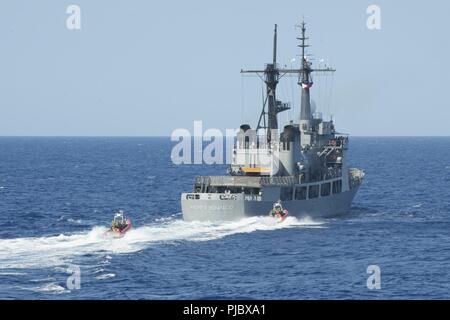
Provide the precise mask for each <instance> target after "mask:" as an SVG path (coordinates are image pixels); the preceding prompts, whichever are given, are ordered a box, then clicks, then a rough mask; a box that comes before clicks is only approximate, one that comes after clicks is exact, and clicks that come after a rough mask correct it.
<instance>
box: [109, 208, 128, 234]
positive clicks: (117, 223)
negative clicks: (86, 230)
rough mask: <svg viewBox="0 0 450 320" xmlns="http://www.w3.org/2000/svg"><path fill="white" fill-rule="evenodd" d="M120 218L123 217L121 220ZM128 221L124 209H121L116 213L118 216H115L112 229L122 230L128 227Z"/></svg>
mask: <svg viewBox="0 0 450 320" xmlns="http://www.w3.org/2000/svg"><path fill="white" fill-rule="evenodd" d="M118 218H121V219H120V220H119V219H118ZM126 226H127V223H126V221H125V220H124V218H123V211H122V210H119V212H118V213H116V216H115V217H114V219H113V221H112V226H111V229H113V230H118V231H120V230H122V229H124V228H126Z"/></svg>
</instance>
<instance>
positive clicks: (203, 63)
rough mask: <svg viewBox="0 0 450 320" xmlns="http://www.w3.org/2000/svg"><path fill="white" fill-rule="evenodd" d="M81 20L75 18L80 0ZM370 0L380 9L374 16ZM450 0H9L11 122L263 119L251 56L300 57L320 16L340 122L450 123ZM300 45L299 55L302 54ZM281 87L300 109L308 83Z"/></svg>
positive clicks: (398, 128) (152, 124)
mask: <svg viewBox="0 0 450 320" xmlns="http://www.w3.org/2000/svg"><path fill="white" fill-rule="evenodd" d="M72 4H74V5H78V6H79V7H80V9H81V20H80V21H81V29H79V30H69V29H68V28H67V27H66V20H67V19H68V18H69V14H67V13H66V9H67V7H68V6H69V5H72ZM369 5H377V6H378V7H379V8H380V12H381V29H379V30H370V29H368V28H367V25H366V21H367V19H368V17H369V15H368V14H367V12H366V9H367V7H368V6H369ZM449 12H450V3H449V2H448V1H437V0H435V1H427V2H423V1H406V0H403V1H402V0H398V1H389V0H371V1H365V0H343V1H332V0H329V1H324V0H314V1H303V0H295V1H290V0H281V1H266V0H248V1H245V0H227V1H212V0H209V1H208V0H191V1H181V0H178V1H174V0H169V1H145V0H141V1H138V0H129V1H111V0H109V1H107V0H96V1H88V0H70V1H63V0H39V1H36V0H34V1H32V0H29V1H23V0H2V1H1V2H0V40H1V43H2V44H1V51H0V136H167V135H170V134H171V133H172V132H173V131H174V130H175V129H177V128H187V129H189V130H192V128H193V124H194V121H195V120H201V121H203V127H204V129H208V128H219V129H222V130H224V129H226V128H237V127H239V125H240V124H241V123H243V122H245V123H249V124H250V125H252V126H255V125H256V122H257V120H258V117H259V113H260V110H261V107H262V98H261V89H262V87H261V81H260V80H259V79H258V78H257V77H242V75H241V74H240V70H241V69H242V68H244V69H246V68H247V69H262V68H264V65H265V64H266V63H269V62H270V61H271V60H272V56H271V55H272V38H273V28H274V24H275V23H277V24H278V62H279V63H280V64H281V65H286V66H287V67H291V66H292V67H298V65H296V63H297V62H298V54H299V48H298V47H297V40H296V37H297V36H298V33H299V30H298V29H296V28H295V25H296V24H298V23H300V22H301V21H302V19H304V20H305V22H306V23H307V28H308V30H307V32H308V35H309V37H310V39H309V43H310V45H311V47H310V48H309V53H311V54H313V56H312V59H313V60H312V62H313V63H314V64H313V67H314V66H315V67H317V66H319V65H320V64H321V65H325V64H326V65H330V66H333V67H334V68H336V69H337V71H336V73H335V74H334V75H333V76H322V75H316V76H315V78H314V86H313V88H312V97H313V99H314V101H315V103H316V106H317V110H318V111H320V112H322V113H323V114H324V117H325V118H327V117H331V116H332V117H333V119H334V121H335V123H336V127H337V129H338V130H339V131H340V132H346V133H349V134H351V135H355V136H429V135H438V136H444V135H445V136H448V135H450V125H449V121H450V108H449V104H450V103H449V102H448V101H449V100H448V97H447V93H448V88H447V86H448V85H449V84H450V66H449V64H450V62H449V61H448V57H450V40H449V39H450V37H449V35H448V33H449V30H450V22H448V21H449V19H448V17H449ZM293 59H296V60H295V61H294V60H293ZM277 93H278V98H280V99H281V100H283V101H285V102H290V103H291V105H292V110H291V111H287V112H285V113H283V114H280V122H281V124H284V123H287V121H288V120H289V117H294V119H295V118H296V117H298V109H299V106H298V103H299V100H300V99H299V94H300V90H299V88H298V86H297V84H296V79H295V78H283V79H282V81H281V82H280V84H279V88H278V92H277Z"/></svg>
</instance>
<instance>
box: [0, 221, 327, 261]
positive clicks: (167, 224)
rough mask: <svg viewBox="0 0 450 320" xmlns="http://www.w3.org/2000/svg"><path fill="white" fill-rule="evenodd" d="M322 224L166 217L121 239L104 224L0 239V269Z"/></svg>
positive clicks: (315, 222) (130, 232)
mask: <svg viewBox="0 0 450 320" xmlns="http://www.w3.org/2000/svg"><path fill="white" fill-rule="evenodd" d="M321 227H323V222H318V221H313V220H311V219H308V218H305V219H297V218H295V217H288V218H287V219H286V220H285V221H284V222H283V223H278V222H277V221H276V220H274V219H273V218H270V217H251V218H245V219H242V220H240V221H233V222H220V223H219V222H214V223H212V222H186V221H183V220H180V219H174V218H168V219H162V220H160V221H157V222H154V223H152V224H149V225H145V226H142V227H138V228H136V229H132V230H130V231H129V232H128V233H127V234H126V236H125V237H123V238H120V239H115V238H112V237H110V236H108V235H106V234H105V233H106V231H107V228H105V227H94V228H93V229H92V230H90V231H86V232H81V233H76V234H61V235H59V236H51V237H37V238H16V239H0V248H1V250H0V269H23V268H42V267H52V266H62V265H67V263H70V261H72V259H73V258H76V257H80V256H83V255H92V254H96V253H97V254H105V253H106V254H122V253H133V252H137V251H140V250H144V249H146V248H148V247H150V246H152V245H158V244H164V243H168V244H170V243H176V242H180V241H211V240H217V239H221V238H223V237H227V236H231V235H233V234H240V233H252V232H256V231H270V230H277V229H285V228H321Z"/></svg>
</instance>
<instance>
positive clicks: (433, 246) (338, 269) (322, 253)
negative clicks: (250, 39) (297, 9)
mask: <svg viewBox="0 0 450 320" xmlns="http://www.w3.org/2000/svg"><path fill="white" fill-rule="evenodd" d="M350 143H351V144H350V147H351V150H350V156H351V159H350V162H351V164H352V165H353V166H357V167H361V168H364V169H365V172H366V178H365V181H364V184H363V185H362V187H361V188H360V190H359V192H358V194H357V196H356V198H355V200H354V203H353V206H352V208H351V209H350V210H349V212H348V214H347V215H346V216H344V217H341V218H336V219H329V220H320V221H319V220H317V221H314V220H311V219H304V220H298V219H295V218H293V217H289V218H288V219H287V220H286V221H285V222H284V223H281V224H277V223H274V221H273V220H272V219H270V218H268V217H256V218H248V219H243V220H241V221H237V222H224V223H200V222H184V221H182V217H181V213H180V202H179V200H180V193H181V192H183V191H189V190H191V189H192V183H193V178H194V176H196V175H200V174H205V175H206V174H222V173H224V172H225V166H206V165H184V166H176V165H174V164H172V162H171V160H170V151H171V148H172V146H173V143H172V142H170V141H169V139H168V138H0V298H1V299H394V298H404V299H420V298H424V299H449V298H450V138H355V137H353V138H351V139H350ZM119 208H121V209H123V210H125V212H126V213H127V214H128V215H129V216H130V217H131V218H132V220H133V222H134V229H133V230H131V231H130V232H129V233H128V234H127V235H126V236H125V237H124V238H121V239H111V238H109V237H106V236H105V235H104V232H105V231H106V229H107V226H108V225H109V223H110V221H111V219H112V216H113V213H114V211H116V210H117V209H119ZM369 265H377V266H379V267H380V270H381V288H380V289H379V290H377V289H375V290H369V289H368V288H367V278H368V277H369V274H368V273H367V267H368V266H369ZM74 268H75V269H74ZM77 268H79V269H77ZM70 270H72V271H70ZM73 270H79V279H80V283H79V284H80V285H79V289H77V288H73V287H71V286H70V283H69V286H68V283H67V281H68V277H71V278H69V279H73V277H74V273H73ZM75 275H78V272H75ZM69 282H70V281H69Z"/></svg>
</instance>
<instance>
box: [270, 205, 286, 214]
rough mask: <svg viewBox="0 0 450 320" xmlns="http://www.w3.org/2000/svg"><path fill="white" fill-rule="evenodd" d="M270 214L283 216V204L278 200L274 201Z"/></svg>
mask: <svg viewBox="0 0 450 320" xmlns="http://www.w3.org/2000/svg"><path fill="white" fill-rule="evenodd" d="M270 215H271V216H272V217H274V218H275V217H280V218H282V217H284V215H285V212H284V209H283V206H282V205H281V203H280V202H276V203H274V204H273V209H272V210H271V211H270Z"/></svg>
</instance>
